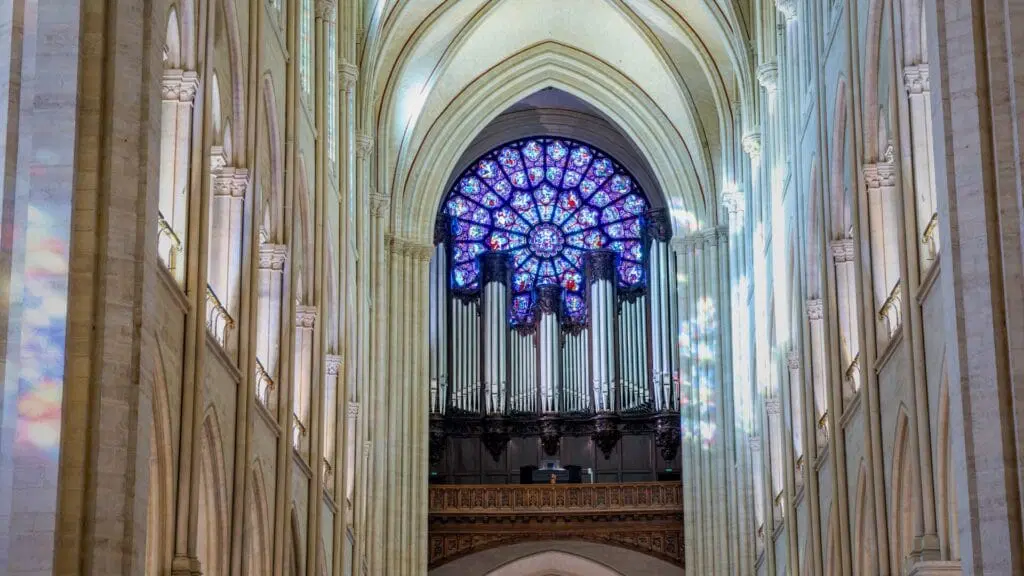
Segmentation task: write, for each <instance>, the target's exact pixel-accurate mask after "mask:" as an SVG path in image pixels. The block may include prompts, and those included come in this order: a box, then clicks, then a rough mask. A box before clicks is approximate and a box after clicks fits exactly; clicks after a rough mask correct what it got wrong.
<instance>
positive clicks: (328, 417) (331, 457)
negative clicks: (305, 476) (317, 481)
mask: <svg viewBox="0 0 1024 576" xmlns="http://www.w3.org/2000/svg"><path fill="white" fill-rule="evenodd" d="M341 368H342V359H341V356H338V355H337V354H327V355H326V356H325V357H324V390H325V391H329V392H330V394H324V422H335V423H336V424H335V425H339V424H340V423H341V422H343V421H342V420H341V419H340V418H339V417H338V393H339V390H340V384H341V382H340V380H341V378H340V375H341ZM346 416H347V414H346ZM332 432H333V427H332V426H324V431H323V436H324V451H323V454H324V462H323V485H324V488H325V489H326V490H328V491H330V493H331V494H332V495H333V496H334V499H335V501H339V500H341V499H340V498H338V494H337V492H336V491H335V490H334V476H335V471H336V470H337V469H338V455H337V453H336V444H335V442H336V437H337V434H335V433H332ZM349 438H351V436H349Z"/></svg>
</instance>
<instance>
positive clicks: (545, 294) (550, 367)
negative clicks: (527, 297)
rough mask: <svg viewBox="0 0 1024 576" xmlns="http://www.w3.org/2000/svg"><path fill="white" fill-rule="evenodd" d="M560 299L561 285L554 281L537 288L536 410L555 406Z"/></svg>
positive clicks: (558, 371) (557, 404)
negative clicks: (538, 319) (538, 406)
mask: <svg viewBox="0 0 1024 576" xmlns="http://www.w3.org/2000/svg"><path fill="white" fill-rule="evenodd" d="M561 303H562V289H561V288H559V287H558V286H554V285H543V286H539V287H538V288H537V310H538V312H539V314H540V321H539V325H538V327H537V329H538V341H539V343H540V366H539V368H540V370H539V377H540V411H541V412H557V411H558V410H559V398H558V397H559V393H558V392H559V390H558V375H559V373H560V372H561V371H560V370H559V359H560V355H561V354H560V353H561V344H560V342H559V332H560V329H559V323H558V312H559V309H560V307H561Z"/></svg>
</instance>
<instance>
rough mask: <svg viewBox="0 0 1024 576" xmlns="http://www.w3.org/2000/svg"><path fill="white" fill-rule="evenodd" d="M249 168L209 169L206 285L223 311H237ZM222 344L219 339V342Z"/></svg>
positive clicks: (226, 167)
mask: <svg viewBox="0 0 1024 576" xmlns="http://www.w3.org/2000/svg"><path fill="white" fill-rule="evenodd" d="M249 180H250V178H249V171H248V170H246V169H245V168H232V167H230V166H221V167H219V168H217V169H216V170H215V171H214V173H213V190H212V196H211V198H210V265H209V278H210V287H211V288H213V291H214V292H215V293H216V294H217V296H218V297H219V298H220V301H221V304H223V305H224V308H225V309H226V311H227V313H228V314H230V315H231V316H232V317H234V316H235V315H237V311H238V306H239V289H240V288H241V285H242V282H241V273H242V239H243V236H244V234H241V230H242V229H243V228H244V226H245V222H244V216H245V195H246V193H247V192H248V190H249ZM222 344H223V342H222Z"/></svg>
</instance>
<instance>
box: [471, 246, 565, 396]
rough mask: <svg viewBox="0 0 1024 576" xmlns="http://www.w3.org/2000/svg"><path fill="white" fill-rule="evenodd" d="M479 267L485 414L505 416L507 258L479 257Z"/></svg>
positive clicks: (492, 254)
mask: <svg viewBox="0 0 1024 576" xmlns="http://www.w3.org/2000/svg"><path fill="white" fill-rule="evenodd" d="M480 263H481V265H482V266H481V268H482V273H483V278H482V280H481V285H482V291H483V297H482V306H483V324H482V328H483V347H484V378H483V394H484V411H485V412H484V413H485V414H504V413H505V399H506V392H505V389H506V386H507V384H508V376H507V374H508V321H507V318H508V274H509V267H508V257H507V255H506V254H504V253H502V252H487V253H485V254H483V255H481V256H480ZM556 327H557V324H556ZM555 341H556V342H557V332H556V339H555ZM558 349H559V348H556V350H558ZM555 374H557V373H555Z"/></svg>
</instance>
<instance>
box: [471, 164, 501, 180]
mask: <svg viewBox="0 0 1024 576" xmlns="http://www.w3.org/2000/svg"><path fill="white" fill-rule="evenodd" d="M476 173H477V174H478V175H479V176H480V177H481V178H483V179H485V180H494V179H495V178H499V177H501V170H500V169H499V168H498V163H497V162H495V161H494V160H481V161H480V163H479V164H477V167H476Z"/></svg>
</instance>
